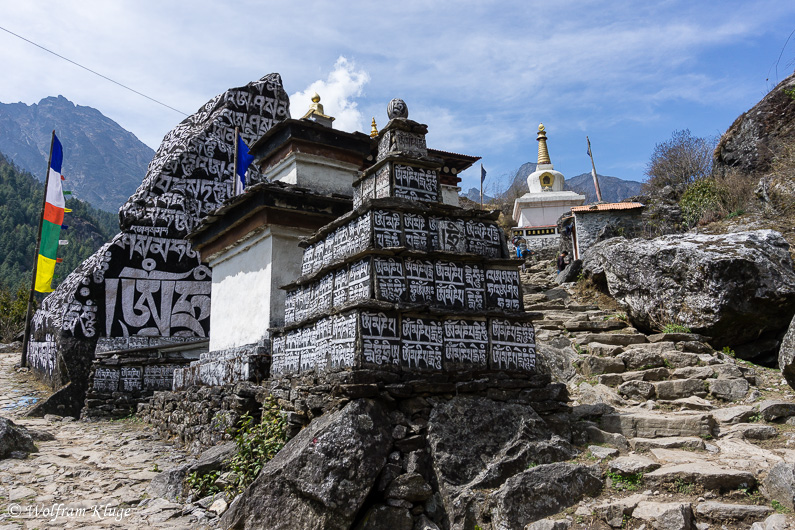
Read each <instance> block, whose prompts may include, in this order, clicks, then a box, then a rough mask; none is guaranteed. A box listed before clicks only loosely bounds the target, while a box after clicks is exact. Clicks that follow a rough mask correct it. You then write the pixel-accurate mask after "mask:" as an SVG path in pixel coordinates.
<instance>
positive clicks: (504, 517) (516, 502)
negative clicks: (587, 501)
mask: <svg viewBox="0 0 795 530" xmlns="http://www.w3.org/2000/svg"><path fill="white" fill-rule="evenodd" d="M603 485H604V483H603V481H602V471H601V469H599V466H597V465H594V466H583V465H579V464H570V463H567V462H559V463H556V464H547V465H541V466H537V467H534V468H532V469H528V470H527V471H524V472H523V473H520V474H518V475H516V476H514V477H511V478H510V479H508V481H507V482H505V484H503V486H502V487H501V488H500V489H498V490H497V491H495V492H494V493H493V495H492V496H491V498H490V503H489V504H490V506H491V510H490V511H491V520H492V524H493V527H494V528H524V526H525V525H527V524H529V523H532V522H533V521H537V520H539V519H542V518H544V517H547V516H549V515H553V514H556V513H558V512H560V511H561V510H563V509H565V508H567V507H569V506H572V505H574V504H576V503H577V502H579V501H580V499H582V498H583V497H585V496H586V495H587V496H591V497H593V496H596V495H597V494H598V493H599V492H600V491H601V489H602V486H603Z"/></svg>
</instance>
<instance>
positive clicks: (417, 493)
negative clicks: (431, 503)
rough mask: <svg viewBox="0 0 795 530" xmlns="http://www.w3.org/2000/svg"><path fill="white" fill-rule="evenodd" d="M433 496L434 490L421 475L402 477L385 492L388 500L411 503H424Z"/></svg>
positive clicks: (411, 474) (414, 474)
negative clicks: (401, 500) (400, 500)
mask: <svg viewBox="0 0 795 530" xmlns="http://www.w3.org/2000/svg"><path fill="white" fill-rule="evenodd" d="M431 495H433V489H431V485H430V484H428V483H427V482H426V481H425V479H424V478H423V476H422V475H420V474H419V473H406V474H405V475H400V476H399V477H397V478H396V479H395V480H393V481H392V483H391V484H390V485H389V487H388V488H387V489H386V491H385V492H384V497H386V498H387V499H403V500H407V501H411V502H418V501H419V502H422V501H425V500H428V499H429V498H430V497H431Z"/></svg>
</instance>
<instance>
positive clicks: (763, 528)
mask: <svg viewBox="0 0 795 530" xmlns="http://www.w3.org/2000/svg"><path fill="white" fill-rule="evenodd" d="M751 530H792V527H791V526H790V524H789V522H788V521H787V516H786V515H783V514H780V513H777V514H774V515H771V516H770V517H768V518H767V519H765V522H764V523H754V524H753V525H752V526H751Z"/></svg>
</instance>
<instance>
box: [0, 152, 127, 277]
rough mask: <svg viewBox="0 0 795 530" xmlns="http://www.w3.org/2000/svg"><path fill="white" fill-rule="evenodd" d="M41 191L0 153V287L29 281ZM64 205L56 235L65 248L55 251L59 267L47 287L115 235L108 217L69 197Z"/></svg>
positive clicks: (115, 224) (112, 219)
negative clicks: (64, 227) (62, 227)
mask: <svg viewBox="0 0 795 530" xmlns="http://www.w3.org/2000/svg"><path fill="white" fill-rule="evenodd" d="M66 182H67V184H68V183H69V181H68V180H67V181H66ZM43 193H44V185H43V184H41V183H40V182H38V181H37V180H36V179H35V178H34V177H33V175H31V174H30V173H28V172H26V171H22V170H20V169H19V168H17V167H16V166H15V165H14V164H12V163H10V162H9V161H8V159H7V158H6V157H5V156H4V155H3V154H2V153H0V283H2V284H5V285H6V286H8V287H12V288H16V287H18V286H20V285H28V284H29V282H30V271H31V269H32V268H33V257H34V249H35V245H36V230H37V229H38V226H39V216H40V215H41V202H42V194H43ZM66 206H67V208H71V209H72V213H68V214H66V218H65V219H64V224H66V225H67V226H68V227H69V228H68V229H67V230H63V231H61V239H65V240H67V241H69V244H68V245H65V246H63V247H60V248H59V250H58V253H59V257H60V258H63V263H61V264H60V265H57V266H56V269H55V274H56V279H55V282H54V283H53V286H55V285H56V284H57V283H58V282H59V281H60V280H63V279H64V278H66V276H67V275H68V274H69V272H71V271H72V270H73V269H74V268H75V267H77V266H78V265H79V264H80V263H81V262H82V261H83V260H84V259H85V258H87V257H88V256H90V255H91V254H92V253H94V252H95V251H96V250H97V249H98V248H99V247H101V246H102V245H103V244H104V243H105V242H106V241H107V240H109V239H110V238H111V237H112V236H113V235H114V234H115V233H116V232H118V226H119V222H118V218H117V217H116V216H115V215H114V214H112V213H108V212H105V211H102V210H98V209H96V208H94V207H92V206H91V205H89V204H88V203H86V202H83V201H80V200H77V199H69V200H67V201H66Z"/></svg>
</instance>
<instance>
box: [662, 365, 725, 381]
mask: <svg viewBox="0 0 795 530" xmlns="http://www.w3.org/2000/svg"><path fill="white" fill-rule="evenodd" d="M714 373H715V372H714V371H713V370H712V368H711V367H709V366H685V367H683V368H677V369H676V370H674V371H673V373H672V374H671V377H673V378H674V379H707V378H709V377H712V375H713V374H714Z"/></svg>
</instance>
